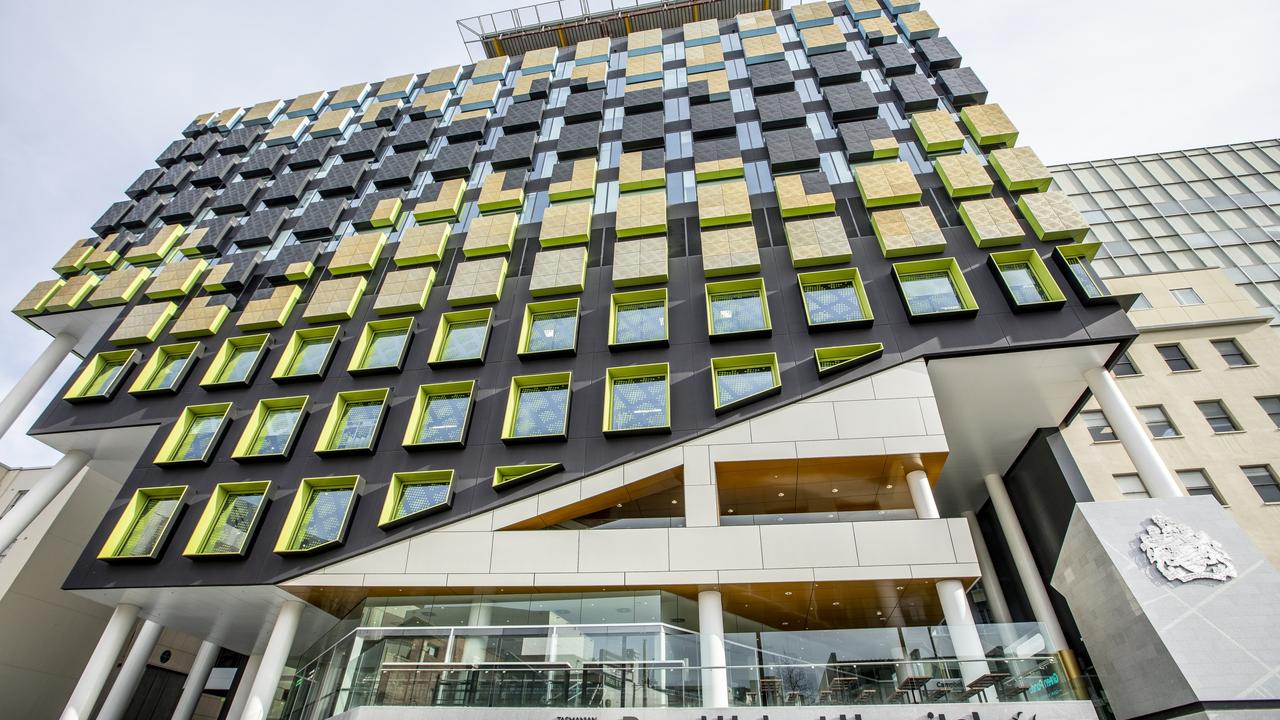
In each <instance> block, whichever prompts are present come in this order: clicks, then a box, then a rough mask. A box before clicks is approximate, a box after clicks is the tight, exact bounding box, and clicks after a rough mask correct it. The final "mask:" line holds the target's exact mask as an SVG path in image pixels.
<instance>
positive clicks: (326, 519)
mask: <svg viewBox="0 0 1280 720" xmlns="http://www.w3.org/2000/svg"><path fill="white" fill-rule="evenodd" d="M362 484H363V483H362V482H361V478H360V476H359V475H342V476H338V477H318V478H304V479H303V480H302V484H301V485H300V486H299V487H298V491H297V492H296V493H294V496H293V503H292V504H291V505H290V506H289V514H288V515H286V516H285V520H284V528H283V529H282V530H281V531H280V537H279V538H278V539H277V540H276V548H275V550H276V552H277V553H279V554H281V555H295V554H302V553H312V552H318V551H320V550H325V549H327V548H330V547H333V546H336V545H340V544H342V542H343V540H344V539H345V538H346V534H347V525H348V523H349V522H350V521H351V507H352V505H353V504H354V503H355V498H356V495H358V494H359V493H360V488H361V486H362Z"/></svg>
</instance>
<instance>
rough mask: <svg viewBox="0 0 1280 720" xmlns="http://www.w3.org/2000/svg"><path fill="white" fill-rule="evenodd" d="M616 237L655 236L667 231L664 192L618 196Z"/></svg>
mask: <svg viewBox="0 0 1280 720" xmlns="http://www.w3.org/2000/svg"><path fill="white" fill-rule="evenodd" d="M615 225H616V227H617V233H618V237H631V236H634V235H656V234H659V233H665V232H666V231H667V193H666V191H665V190H649V191H645V192H633V193H623V194H622V195H620V196H618V212H617V219H616V221H615Z"/></svg>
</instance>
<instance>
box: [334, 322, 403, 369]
mask: <svg viewBox="0 0 1280 720" xmlns="http://www.w3.org/2000/svg"><path fill="white" fill-rule="evenodd" d="M413 324H414V320H413V318H411V317H404V318H395V319H394V320H373V321H371V322H368V323H365V326H364V330H363V331H361V333H360V339H359V340H357V341H356V349H355V352H354V353H352V354H351V362H350V363H348V364H347V372H349V373H351V374H352V375H375V374H377V373H390V372H400V369H401V368H403V367H404V359H405V357H406V356H407V355H408V354H409V342H410V341H411V340H413Z"/></svg>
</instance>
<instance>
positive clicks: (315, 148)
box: [289, 137, 337, 170]
mask: <svg viewBox="0 0 1280 720" xmlns="http://www.w3.org/2000/svg"><path fill="white" fill-rule="evenodd" d="M336 144H337V141H336V140H334V139H333V138H331V137H324V138H312V139H310V140H307V141H306V142H304V143H302V144H301V145H299V146H298V149H297V150H294V151H293V155H291V156H289V169H290V170H304V169H306V168H313V167H320V166H321V165H323V164H324V161H325V158H327V157H329V153H331V152H332V151H333V146H334V145H336Z"/></svg>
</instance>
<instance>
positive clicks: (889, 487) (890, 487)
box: [884, 485, 893, 490]
mask: <svg viewBox="0 0 1280 720" xmlns="http://www.w3.org/2000/svg"><path fill="white" fill-rule="evenodd" d="M884 489H885V490H892V489H893V485H885V486H884Z"/></svg>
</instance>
